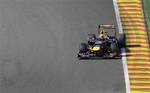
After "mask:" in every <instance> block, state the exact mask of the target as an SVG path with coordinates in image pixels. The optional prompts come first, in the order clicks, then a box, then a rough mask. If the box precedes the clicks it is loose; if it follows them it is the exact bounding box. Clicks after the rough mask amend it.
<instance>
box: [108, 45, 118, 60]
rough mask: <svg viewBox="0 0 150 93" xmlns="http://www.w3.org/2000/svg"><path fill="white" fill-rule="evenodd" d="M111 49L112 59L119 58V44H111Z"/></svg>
mask: <svg viewBox="0 0 150 93" xmlns="http://www.w3.org/2000/svg"><path fill="white" fill-rule="evenodd" d="M110 48H111V53H110V55H109V56H110V58H115V57H117V56H118V51H117V49H118V47H117V44H116V43H111V45H110Z"/></svg>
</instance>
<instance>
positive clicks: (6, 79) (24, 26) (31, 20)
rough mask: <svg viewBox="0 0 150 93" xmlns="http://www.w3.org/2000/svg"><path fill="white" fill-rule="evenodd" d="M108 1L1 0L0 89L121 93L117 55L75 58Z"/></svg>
mask: <svg viewBox="0 0 150 93" xmlns="http://www.w3.org/2000/svg"><path fill="white" fill-rule="evenodd" d="M99 23H115V24H116V21H115V14H114V10H113V3H112V0H0V93H125V83H124V76H123V75H124V74H123V68H122V63H121V60H120V59H118V60H84V61H80V60H78V59H77V58H76V54H77V52H78V47H79V44H80V42H82V41H85V40H86V37H87V34H88V33H96V31H97V25H98V24H99Z"/></svg>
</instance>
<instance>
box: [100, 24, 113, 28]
mask: <svg viewBox="0 0 150 93" xmlns="http://www.w3.org/2000/svg"><path fill="white" fill-rule="evenodd" d="M98 28H103V29H115V25H113V24H100V25H99V26H98Z"/></svg>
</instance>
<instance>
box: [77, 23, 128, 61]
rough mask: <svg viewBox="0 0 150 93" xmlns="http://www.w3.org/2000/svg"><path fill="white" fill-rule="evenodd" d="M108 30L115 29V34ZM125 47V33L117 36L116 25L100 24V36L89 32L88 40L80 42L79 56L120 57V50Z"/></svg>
mask: <svg viewBox="0 0 150 93" xmlns="http://www.w3.org/2000/svg"><path fill="white" fill-rule="evenodd" d="M108 30H109V31H110V32H112V31H113V33H114V35H112V36H110V35H109V34H108ZM123 47H125V35H124V34H119V35H118V36H117V33H116V28H115V26H114V25H104V24H101V25H99V26H98V36H96V35H95V34H88V40H87V42H86V43H81V44H80V49H79V53H78V58H79V59H91V58H120V50H121V48H123Z"/></svg>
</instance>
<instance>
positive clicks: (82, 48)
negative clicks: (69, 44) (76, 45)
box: [79, 43, 88, 53]
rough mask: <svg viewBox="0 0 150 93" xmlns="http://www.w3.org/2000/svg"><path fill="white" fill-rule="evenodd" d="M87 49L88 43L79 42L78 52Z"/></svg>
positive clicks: (83, 51)
mask: <svg viewBox="0 0 150 93" xmlns="http://www.w3.org/2000/svg"><path fill="white" fill-rule="evenodd" d="M87 51H88V45H87V44H86V43H81V44H80V49H79V52H80V53H85V52H87Z"/></svg>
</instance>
